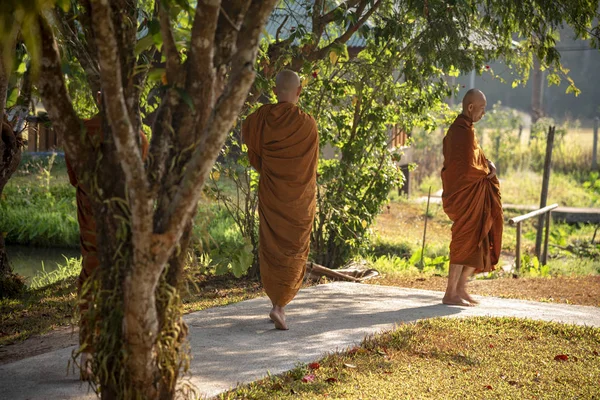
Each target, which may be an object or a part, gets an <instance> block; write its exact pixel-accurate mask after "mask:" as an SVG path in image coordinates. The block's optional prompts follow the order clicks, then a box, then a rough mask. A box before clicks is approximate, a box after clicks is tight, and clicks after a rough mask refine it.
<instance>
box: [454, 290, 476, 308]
mask: <svg viewBox="0 0 600 400" xmlns="http://www.w3.org/2000/svg"><path fill="white" fill-rule="evenodd" d="M459 296H460V298H461V299H463V300H465V301H468V302H469V303H471V305H474V306H476V305H478V304H479V302H478V301H477V300H475V299H474V298H472V297H471V296H469V294H468V293H467V292H464V293H461V294H460V295H459Z"/></svg>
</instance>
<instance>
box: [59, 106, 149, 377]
mask: <svg viewBox="0 0 600 400" xmlns="http://www.w3.org/2000/svg"><path fill="white" fill-rule="evenodd" d="M98 101H100V99H99V100H98ZM83 125H84V126H85V129H86V133H87V135H88V136H89V137H100V138H102V117H100V115H96V116H94V117H93V118H91V119H89V120H85V121H83ZM140 140H141V143H142V157H143V158H146V155H147V153H148V139H146V135H144V133H143V132H140ZM65 161H66V163H67V173H68V174H69V182H70V183H71V185H73V186H74V187H75V188H76V191H75V199H76V202H77V222H78V223H79V243H80V247H81V272H80V274H79V277H78V278H77V295H78V296H79V297H80V298H81V299H82V300H83V301H82V302H81V303H80V305H79V314H80V319H79V327H80V329H79V341H80V344H83V340H84V338H85V337H86V336H87V332H86V330H87V320H86V318H85V317H84V315H85V313H86V312H87V310H88V308H89V300H90V299H89V298H87V296H86V295H85V294H82V289H83V285H84V283H85V282H86V281H87V280H88V279H89V278H90V276H92V273H93V272H94V271H95V270H96V268H98V266H99V265H100V260H99V259H98V249H97V245H96V243H97V242H96V220H95V219H94V214H93V211H92V205H91V202H90V199H89V197H88V194H87V193H88V191H89V189H88V188H86V186H85V183H84V182H82V179H81V177H80V178H78V177H77V173H76V172H75V170H74V169H73V167H72V165H71V163H70V162H69V155H67V154H65ZM91 352H92V349H90V348H89V347H87V348H86V350H85V351H84V352H83V353H82V354H81V367H82V368H83V372H82V375H81V379H83V380H87V379H90V377H91V376H90V374H91V366H90V363H91V358H92V356H91Z"/></svg>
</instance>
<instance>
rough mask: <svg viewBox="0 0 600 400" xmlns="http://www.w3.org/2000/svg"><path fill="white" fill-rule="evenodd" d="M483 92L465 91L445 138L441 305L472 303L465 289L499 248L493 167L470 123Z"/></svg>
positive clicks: (480, 110)
mask: <svg viewBox="0 0 600 400" xmlns="http://www.w3.org/2000/svg"><path fill="white" fill-rule="evenodd" d="M486 104H487V102H486V99H485V95H484V94H483V93H482V92H481V91H479V90H477V89H471V90H469V91H468V92H467V93H466V95H465V97H464V99H463V112H462V114H460V115H459V116H458V117H457V118H456V120H455V121H454V123H453V124H452V125H451V126H450V129H448V133H447V134H446V137H445V138H444V150H443V151H444V168H443V169H442V184H443V189H444V193H443V194H442V202H443V205H444V211H445V212H446V214H447V215H448V217H449V218H450V219H451V220H452V222H453V224H452V240H451V242H450V270H449V273H448V287H447V289H446V293H445V295H444V299H443V300H442V302H443V303H444V304H452V305H461V306H469V305H474V304H477V301H476V300H474V299H473V298H472V297H471V296H469V294H468V293H467V292H466V284H467V280H468V279H469V277H470V276H471V275H472V274H473V273H475V272H488V271H491V270H493V269H494V266H495V265H496V264H497V263H498V260H499V258H500V250H501V248H502V229H503V215H502V203H501V201H500V200H501V199H500V183H499V182H498V178H497V177H496V167H495V166H494V164H493V163H492V162H491V161H488V160H487V159H486V157H485V155H484V154H483V150H482V149H481V148H480V147H479V143H478V142H477V138H476V136H475V130H474V129H473V123H474V122H477V121H479V120H481V118H483V116H484V115H485V107H486Z"/></svg>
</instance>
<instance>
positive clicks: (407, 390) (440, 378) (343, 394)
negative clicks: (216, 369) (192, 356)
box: [220, 318, 600, 400]
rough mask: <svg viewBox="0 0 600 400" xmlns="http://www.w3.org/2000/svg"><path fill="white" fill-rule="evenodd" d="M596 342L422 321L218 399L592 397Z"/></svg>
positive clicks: (509, 321)
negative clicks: (564, 359) (563, 359)
mask: <svg viewBox="0 0 600 400" xmlns="http://www.w3.org/2000/svg"><path fill="white" fill-rule="evenodd" d="M598 343H600V329H598V328H590V327H579V326H571V325H561V324H556V323H549V322H540V321H527V320H519V319H513V318H469V319H430V320H423V321H419V322H417V323H414V324H407V325H402V326H400V327H398V328H397V329H395V330H393V331H391V332H387V333H384V334H381V335H377V336H375V337H373V338H370V339H367V340H366V341H365V342H364V343H363V344H362V345H361V346H360V347H356V348H353V349H351V350H349V351H346V352H343V353H334V354H331V355H329V356H326V357H325V358H323V359H321V360H319V361H318V362H316V363H312V364H308V365H299V366H297V367H296V368H295V369H294V370H292V371H290V372H288V373H285V374H283V375H279V376H274V377H269V378H267V379H264V380H261V381H258V382H255V383H252V384H250V385H246V386H242V387H240V388H238V389H236V390H233V391H230V392H228V393H225V394H222V395H221V396H220V399H223V400H225V399H226V400H232V399H274V398H277V399H292V398H293V399H326V398H327V399H330V398H337V399H342V398H343V399H361V398H362V399H366V398H368V399H404V398H406V399H415V398H427V399H442V398H443V399H482V398H497V399H521V398H556V399H558V398H586V399H592V398H594V396H596V395H597V394H598V380H599V379H600V362H599V360H600V358H599V355H598V352H599V351H600V347H599V344H598ZM556 356H561V357H559V359H560V358H566V359H567V360H566V361H560V360H556V359H555V358H556Z"/></svg>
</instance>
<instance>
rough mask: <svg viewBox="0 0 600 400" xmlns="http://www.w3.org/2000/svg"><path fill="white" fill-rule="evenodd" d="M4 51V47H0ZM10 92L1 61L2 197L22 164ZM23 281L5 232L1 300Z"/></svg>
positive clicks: (0, 238)
mask: <svg viewBox="0 0 600 400" xmlns="http://www.w3.org/2000/svg"><path fill="white" fill-rule="evenodd" d="M0 50H2V46H0ZM7 90H8V74H7V73H6V71H5V69H4V62H3V60H0V196H1V195H2V192H3V191H4V186H6V184H7V183H8V180H9V179H10V178H11V176H12V175H13V174H14V173H15V171H16V170H17V168H18V167H19V163H20V162H21V147H22V145H23V141H22V139H21V138H20V137H17V136H16V135H15V134H14V132H13V130H12V126H11V125H10V124H9V123H8V122H7V120H6V119H5V115H4V107H5V104H6V92H7ZM24 288H25V284H24V283H23V279H22V278H20V277H19V276H17V275H16V274H15V273H14V272H13V270H12V268H11V266H10V263H9V261H8V255H7V253H6V245H5V242H4V232H0V298H1V297H3V296H5V297H14V296H17V295H18V294H19V293H21V292H22V291H23V289H24Z"/></svg>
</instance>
